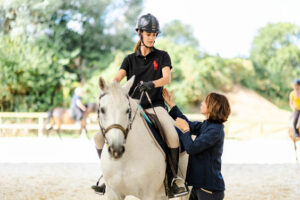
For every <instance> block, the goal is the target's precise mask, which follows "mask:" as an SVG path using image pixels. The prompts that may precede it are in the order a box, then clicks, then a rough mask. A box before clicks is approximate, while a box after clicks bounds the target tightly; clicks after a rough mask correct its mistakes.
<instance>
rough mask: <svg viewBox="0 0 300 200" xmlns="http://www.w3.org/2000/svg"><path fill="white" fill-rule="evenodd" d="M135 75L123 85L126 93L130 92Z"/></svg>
mask: <svg viewBox="0 0 300 200" xmlns="http://www.w3.org/2000/svg"><path fill="white" fill-rule="evenodd" d="M134 78H135V76H134V75H133V76H132V77H131V78H130V79H129V80H128V81H127V82H126V83H125V84H124V85H123V86H122V87H123V89H124V90H125V92H126V94H128V92H129V90H130V88H131V86H132V84H133V82H134Z"/></svg>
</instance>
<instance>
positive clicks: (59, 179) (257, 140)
mask: <svg viewBox="0 0 300 200" xmlns="http://www.w3.org/2000/svg"><path fill="white" fill-rule="evenodd" d="M227 96H228V98H229V100H230V103H231V106H232V116H233V117H235V118H236V119H237V118H238V119H239V120H240V121H234V122H230V127H229V129H228V132H229V133H233V134H229V135H228V138H232V136H233V137H234V138H236V139H234V140H232V139H231V140H228V139H227V140H225V144H224V154H223V158H222V159H223V169H222V172H223V176H224V179H225V184H226V192H225V200H300V164H296V161H295V152H294V149H293V145H292V142H291V141H290V140H289V139H288V138H287V130H286V128H285V127H283V128H282V126H286V125H285V124H288V121H289V120H288V118H289V116H290V113H289V112H287V111H283V110H280V109H278V108H277V107H276V106H274V105H273V104H271V103H270V102H269V101H267V100H265V99H264V98H262V97H260V96H259V95H258V94H256V93H255V92H253V91H251V90H249V89H246V88H243V87H240V86H236V87H235V88H234V90H233V91H232V92H230V93H229V94H227ZM198 109H199V108H197V110H196V111H195V112H198ZM253 120H256V121H257V120H259V121H260V122H261V123H263V126H261V125H259V124H258V125H254V126H252V125H251V123H252V122H251V121H253ZM241 121H242V122H243V123H244V124H243V123H242V122H241ZM265 121H272V123H269V122H268V123H267V122H265ZM274 121H275V123H274ZM249 124H250V125H251V127H249ZM274 129H276V130H280V131H282V132H278V133H276V132H274V131H273V130H274ZM235 130H240V131H239V132H236V131H235ZM262 130H263V131H262ZM235 132H236V133H235ZM237 138H238V139H237ZM94 146H95V145H94V144H93V142H91V141H89V140H87V139H63V140H59V139H58V138H57V137H56V136H54V137H52V138H49V139H46V138H41V139H38V138H1V137H0V200H100V199H101V197H100V196H98V195H97V194H95V193H94V192H93V191H92V190H91V189H90V186H91V185H93V184H94V183H95V182H96V180H97V178H98V176H99V175H100V173H101V172H100V162H99V160H98V157H97V155H96V151H95V148H94ZM299 148H300V142H299V144H298V149H299ZM297 154H298V155H299V157H300V152H299V151H298V153H297ZM126 200H136V199H134V198H131V197H129V198H127V199H126Z"/></svg>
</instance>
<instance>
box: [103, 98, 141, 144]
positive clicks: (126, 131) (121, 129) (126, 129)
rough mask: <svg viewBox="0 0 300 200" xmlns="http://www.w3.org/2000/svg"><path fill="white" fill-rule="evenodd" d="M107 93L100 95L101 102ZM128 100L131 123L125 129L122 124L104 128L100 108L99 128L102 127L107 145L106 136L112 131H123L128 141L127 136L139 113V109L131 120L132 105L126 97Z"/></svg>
mask: <svg viewBox="0 0 300 200" xmlns="http://www.w3.org/2000/svg"><path fill="white" fill-rule="evenodd" d="M106 94H107V93H103V94H102V95H100V97H99V102H100V100H101V98H102V97H104V96H105V95H106ZM126 98H127V100H128V104H129V113H128V119H129V123H128V125H127V127H126V128H124V127H123V126H122V125H120V124H112V125H110V126H108V127H107V128H104V127H103V126H102V124H101V119H100V106H99V109H98V121H99V126H100V129H101V132H102V135H103V137H104V139H105V142H106V143H107V139H106V137H105V136H106V134H107V133H108V132H109V131H110V130H111V129H119V130H120V131H122V133H123V135H124V137H125V140H126V139H127V136H128V133H129V131H130V130H131V128H132V124H133V121H134V119H135V116H136V113H137V110H138V107H137V109H136V111H135V113H134V116H133V118H131V114H132V108H131V104H130V100H129V96H128V95H126Z"/></svg>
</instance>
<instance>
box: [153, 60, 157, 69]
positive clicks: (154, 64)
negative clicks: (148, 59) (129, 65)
mask: <svg viewBox="0 0 300 200" xmlns="http://www.w3.org/2000/svg"><path fill="white" fill-rule="evenodd" d="M153 66H154V70H155V71H156V70H157V69H158V64H157V62H156V60H154V61H153Z"/></svg>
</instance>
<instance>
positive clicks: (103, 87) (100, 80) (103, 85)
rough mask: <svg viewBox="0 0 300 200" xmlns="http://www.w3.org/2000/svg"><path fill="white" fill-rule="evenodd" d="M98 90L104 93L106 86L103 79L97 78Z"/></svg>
mask: <svg viewBox="0 0 300 200" xmlns="http://www.w3.org/2000/svg"><path fill="white" fill-rule="evenodd" d="M99 88H100V89H101V90H102V91H104V90H105V89H106V84H105V81H104V79H103V78H102V77H101V76H100V77H99Z"/></svg>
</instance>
